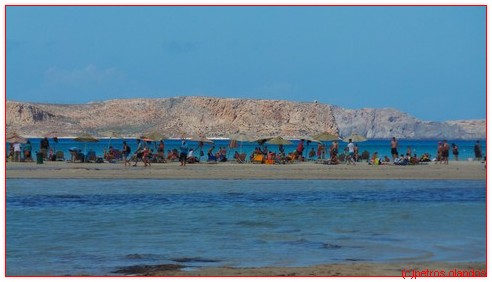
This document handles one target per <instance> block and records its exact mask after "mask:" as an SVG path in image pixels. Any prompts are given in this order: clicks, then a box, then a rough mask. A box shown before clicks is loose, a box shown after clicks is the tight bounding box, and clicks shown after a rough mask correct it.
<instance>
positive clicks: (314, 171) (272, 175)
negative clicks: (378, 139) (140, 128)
mask: <svg viewBox="0 0 492 282" xmlns="http://www.w3.org/2000/svg"><path fill="white" fill-rule="evenodd" d="M6 178H7V179H15V178H17V179H19V178H58V179H62V178H70V179H73V178H84V179H87V178H89V179H111V178H122V179H483V180H485V178H486V169H485V165H484V164H483V163H481V162H475V161H472V162H468V161H460V162H450V163H449V164H448V165H444V164H435V163H429V164H427V165H408V166H396V165H382V166H373V165H368V164H367V163H358V164H357V165H355V166H354V165H346V164H340V165H323V164H317V163H315V162H299V163H294V164H286V165H265V164H249V163H247V164H238V163H234V162H227V163H217V164H207V163H198V164H189V165H187V166H186V167H181V166H179V163H176V162H172V163H163V164H160V163H155V164H152V165H151V166H150V167H144V166H143V164H142V163H139V164H138V166H137V167H126V168H125V167H124V166H123V164H122V163H70V162H44V163H43V164H36V163H24V162H19V163H15V162H8V163H7V164H6Z"/></svg>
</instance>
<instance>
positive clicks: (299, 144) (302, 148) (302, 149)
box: [296, 139, 304, 160]
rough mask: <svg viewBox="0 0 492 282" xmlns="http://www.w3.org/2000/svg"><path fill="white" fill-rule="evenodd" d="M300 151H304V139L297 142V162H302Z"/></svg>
mask: <svg viewBox="0 0 492 282" xmlns="http://www.w3.org/2000/svg"><path fill="white" fill-rule="evenodd" d="M302 151H304V139H301V140H299V143H298V144H297V149H296V152H297V156H298V157H299V160H302Z"/></svg>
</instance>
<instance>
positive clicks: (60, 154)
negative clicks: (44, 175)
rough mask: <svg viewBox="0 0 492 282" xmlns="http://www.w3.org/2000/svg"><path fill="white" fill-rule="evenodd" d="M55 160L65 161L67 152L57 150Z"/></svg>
mask: <svg viewBox="0 0 492 282" xmlns="http://www.w3.org/2000/svg"><path fill="white" fill-rule="evenodd" d="M55 160H57V161H64V160H65V154H64V153H63V151H57V152H56V154H55Z"/></svg>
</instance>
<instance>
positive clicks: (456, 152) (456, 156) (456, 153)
mask: <svg viewBox="0 0 492 282" xmlns="http://www.w3.org/2000/svg"><path fill="white" fill-rule="evenodd" d="M451 148H452V150H453V155H454V160H455V161H458V155H459V152H458V145H456V144H454V143H453V144H451Z"/></svg>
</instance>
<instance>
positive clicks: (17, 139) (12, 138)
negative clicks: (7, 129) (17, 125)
mask: <svg viewBox="0 0 492 282" xmlns="http://www.w3.org/2000/svg"><path fill="white" fill-rule="evenodd" d="M5 141H6V142H8V143H21V144H25V143H27V139H26V138H25V137H23V136H20V135H19V134H17V132H13V133H10V134H7V136H6V138H5Z"/></svg>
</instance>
